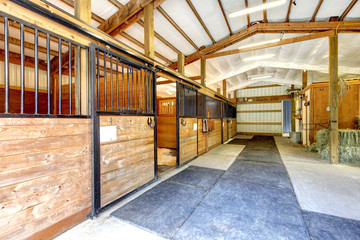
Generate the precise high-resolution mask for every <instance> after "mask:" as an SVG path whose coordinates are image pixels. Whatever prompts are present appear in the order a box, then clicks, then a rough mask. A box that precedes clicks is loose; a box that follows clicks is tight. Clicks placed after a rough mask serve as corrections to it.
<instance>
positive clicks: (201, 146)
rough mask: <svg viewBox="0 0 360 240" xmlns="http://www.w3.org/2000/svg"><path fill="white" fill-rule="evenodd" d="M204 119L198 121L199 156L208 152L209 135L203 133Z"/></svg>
mask: <svg viewBox="0 0 360 240" xmlns="http://www.w3.org/2000/svg"><path fill="white" fill-rule="evenodd" d="M203 121H204V120H203V119H198V126H197V127H198V156H200V155H202V154H204V153H205V152H206V141H207V133H206V132H203Z"/></svg>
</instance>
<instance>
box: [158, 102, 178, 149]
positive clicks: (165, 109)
mask: <svg viewBox="0 0 360 240" xmlns="http://www.w3.org/2000/svg"><path fill="white" fill-rule="evenodd" d="M157 106H158V108H157V110H158V116H157V146H158V147H160V148H171V149H176V98H169V99H158V100H157Z"/></svg>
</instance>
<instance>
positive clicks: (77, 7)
mask: <svg viewBox="0 0 360 240" xmlns="http://www.w3.org/2000/svg"><path fill="white" fill-rule="evenodd" d="M74 11H75V13H74V15H75V17H76V18H78V19H80V20H82V21H84V22H86V23H88V24H91V0H75V2H74Z"/></svg>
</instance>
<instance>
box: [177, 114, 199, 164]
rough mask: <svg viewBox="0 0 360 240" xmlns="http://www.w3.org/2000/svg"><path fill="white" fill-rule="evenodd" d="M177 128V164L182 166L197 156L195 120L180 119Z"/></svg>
mask: <svg viewBox="0 0 360 240" xmlns="http://www.w3.org/2000/svg"><path fill="white" fill-rule="evenodd" d="M182 119H183V121H184V122H185V123H186V125H185V126H183V125H182V124H181V120H182ZM194 125H196V127H195V126H194ZM179 128H180V129H179V133H180V134H179V135H180V139H179V144H180V146H179V151H180V152H179V162H180V164H183V163H185V162H186V161H188V160H190V159H192V158H194V157H196V156H197V131H198V130H197V129H198V126H197V118H180V119H179ZM194 128H195V129H194Z"/></svg>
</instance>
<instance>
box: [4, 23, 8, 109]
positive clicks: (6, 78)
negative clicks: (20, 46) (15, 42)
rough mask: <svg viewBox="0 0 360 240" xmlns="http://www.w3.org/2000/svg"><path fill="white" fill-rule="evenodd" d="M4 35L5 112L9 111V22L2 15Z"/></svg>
mask: <svg viewBox="0 0 360 240" xmlns="http://www.w3.org/2000/svg"><path fill="white" fill-rule="evenodd" d="M4 31H5V33H4V35H5V113H9V22H8V18H7V17H4Z"/></svg>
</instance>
